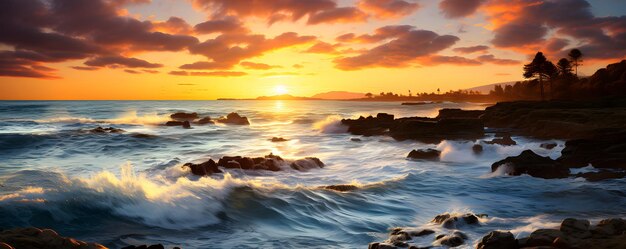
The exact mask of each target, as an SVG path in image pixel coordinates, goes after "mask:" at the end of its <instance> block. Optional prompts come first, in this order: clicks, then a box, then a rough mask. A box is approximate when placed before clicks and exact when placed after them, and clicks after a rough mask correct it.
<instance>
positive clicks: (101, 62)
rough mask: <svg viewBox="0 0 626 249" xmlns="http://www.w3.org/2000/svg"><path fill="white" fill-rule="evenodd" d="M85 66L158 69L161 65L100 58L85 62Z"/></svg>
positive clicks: (115, 58)
mask: <svg viewBox="0 0 626 249" xmlns="http://www.w3.org/2000/svg"><path fill="white" fill-rule="evenodd" d="M85 65H87V66H90V67H110V68H119V67H126V68H160V67H163V65H162V64H156V63H150V62H147V61H145V60H142V59H137V58H128V57H123V56H100V57H95V58H92V59H89V60H87V61H85Z"/></svg>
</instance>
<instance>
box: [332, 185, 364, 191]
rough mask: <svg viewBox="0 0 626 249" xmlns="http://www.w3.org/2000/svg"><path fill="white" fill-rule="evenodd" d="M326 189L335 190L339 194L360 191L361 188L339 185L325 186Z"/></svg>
mask: <svg viewBox="0 0 626 249" xmlns="http://www.w3.org/2000/svg"><path fill="white" fill-rule="evenodd" d="M324 189H329V190H335V191H339V192H349V191H354V190H357V189H359V187H357V186H354V185H350V184H339V185H329V186H325V187H324Z"/></svg>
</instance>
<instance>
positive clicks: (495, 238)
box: [476, 218, 626, 249]
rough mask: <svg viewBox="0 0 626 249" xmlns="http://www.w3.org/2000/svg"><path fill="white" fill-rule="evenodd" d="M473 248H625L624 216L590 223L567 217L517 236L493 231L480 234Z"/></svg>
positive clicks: (625, 230) (625, 228) (625, 221)
mask: <svg viewBox="0 0 626 249" xmlns="http://www.w3.org/2000/svg"><path fill="white" fill-rule="evenodd" d="M476 248H477V249H521V248H528V249H530V248H546V249H547V248H572V249H574V248H580V249H607V248H616V249H617V248H626V220H624V219H606V220H602V221H600V222H598V224H597V225H595V226H591V225H590V222H589V221H588V220H579V219H573V218H568V219H565V220H563V222H562V223H561V227H560V228H559V229H538V230H535V231H534V232H532V233H531V234H530V235H529V236H528V237H526V238H520V239H515V238H514V237H513V234H511V233H510V232H504V231H493V232H490V233H489V234H488V235H486V236H485V237H483V238H482V240H480V242H479V243H478V245H477V246H476Z"/></svg>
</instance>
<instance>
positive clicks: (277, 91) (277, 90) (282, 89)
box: [274, 85, 289, 95]
mask: <svg viewBox="0 0 626 249" xmlns="http://www.w3.org/2000/svg"><path fill="white" fill-rule="evenodd" d="M274 93H275V94H277V95H283V94H287V93H289V90H287V87H285V86H283V85H277V86H275V87H274Z"/></svg>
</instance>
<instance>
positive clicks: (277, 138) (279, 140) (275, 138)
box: [270, 137, 289, 143]
mask: <svg viewBox="0 0 626 249" xmlns="http://www.w3.org/2000/svg"><path fill="white" fill-rule="evenodd" d="M270 141H272V142H273V143H279V142H287V141H289V139H285V138H282V137H273V138H272V139H270Z"/></svg>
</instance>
